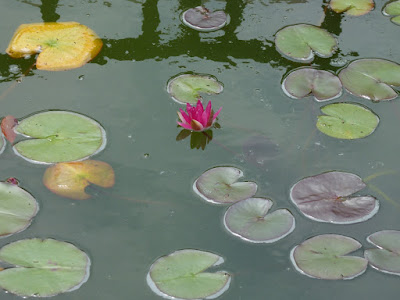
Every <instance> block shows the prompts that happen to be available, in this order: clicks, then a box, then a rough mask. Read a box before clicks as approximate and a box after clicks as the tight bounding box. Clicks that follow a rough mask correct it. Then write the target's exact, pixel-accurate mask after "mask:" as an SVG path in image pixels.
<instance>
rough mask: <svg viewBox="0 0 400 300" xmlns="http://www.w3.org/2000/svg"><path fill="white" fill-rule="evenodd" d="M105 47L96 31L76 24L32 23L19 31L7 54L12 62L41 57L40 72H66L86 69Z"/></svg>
mask: <svg viewBox="0 0 400 300" xmlns="http://www.w3.org/2000/svg"><path fill="white" fill-rule="evenodd" d="M102 46H103V42H102V41H101V39H100V38H99V37H98V36H97V34H96V33H95V32H94V31H93V30H91V29H90V28H88V27H86V26H85V25H82V24H79V23H76V22H60V23H53V22H50V23H32V24H22V25H20V26H19V27H18V29H17V30H16V32H15V33H14V36H13V38H12V39H11V42H10V44H9V45H8V48H7V50H6V52H7V53H8V54H9V55H10V56H11V57H13V58H21V57H24V56H27V55H31V54H36V53H39V55H38V57H37V60H36V67H37V68H38V69H40V70H47V71H64V70H69V69H74V68H79V67H81V66H83V65H84V64H85V63H87V62H88V61H90V60H91V59H93V58H94V57H95V56H96V55H97V54H98V53H99V52H100V49H101V47H102Z"/></svg>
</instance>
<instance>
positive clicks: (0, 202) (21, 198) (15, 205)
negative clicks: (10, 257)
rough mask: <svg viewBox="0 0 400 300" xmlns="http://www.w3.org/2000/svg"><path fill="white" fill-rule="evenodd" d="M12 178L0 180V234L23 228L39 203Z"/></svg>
mask: <svg viewBox="0 0 400 300" xmlns="http://www.w3.org/2000/svg"><path fill="white" fill-rule="evenodd" d="M15 183H17V184H18V181H15V179H14V178H9V179H8V180H7V182H0V236H3V237H4V236H8V235H11V234H14V233H17V232H20V231H22V230H25V229H26V228H27V227H28V226H29V225H30V224H31V222H32V219H33V218H34V217H35V216H36V214H37V212H38V210H39V205H38V203H37V201H36V200H35V198H33V196H32V195H31V194H29V193H28V192H27V191H25V190H23V189H22V188H20V187H19V186H18V185H17V184H15Z"/></svg>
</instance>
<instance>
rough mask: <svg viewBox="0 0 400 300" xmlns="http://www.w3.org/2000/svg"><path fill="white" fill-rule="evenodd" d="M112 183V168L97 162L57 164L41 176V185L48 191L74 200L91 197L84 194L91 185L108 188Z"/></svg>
mask: <svg viewBox="0 0 400 300" xmlns="http://www.w3.org/2000/svg"><path fill="white" fill-rule="evenodd" d="M114 182H115V175H114V170H113V168H112V167H111V166H110V165H109V164H108V163H105V162H102V161H97V160H85V161H78V162H67V163H58V164H55V165H53V166H51V167H49V168H47V170H46V172H45V173H44V176H43V183H44V185H45V186H46V187H47V188H48V189H49V190H50V191H52V192H53V193H55V194H57V195H60V196H63V197H67V198H71V199H75V200H86V199H89V198H90V197H91V196H90V195H89V194H86V193H85V188H86V187H87V186H88V185H89V184H91V183H92V184H95V185H98V186H101V187H103V188H110V187H112V186H113V185H114Z"/></svg>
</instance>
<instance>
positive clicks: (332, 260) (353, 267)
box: [290, 234, 368, 280]
mask: <svg viewBox="0 0 400 300" xmlns="http://www.w3.org/2000/svg"><path fill="white" fill-rule="evenodd" d="M360 247H361V244H360V243H359V242H358V241H356V240H354V239H352V238H349V237H346V236H342V235H337V234H324V235H318V236H315V237H313V238H310V239H308V240H306V241H304V242H303V243H301V244H300V245H298V246H296V247H294V248H293V249H292V251H291V252H290V259H291V261H292V263H293V265H294V266H295V268H296V269H297V271H299V272H300V273H302V274H303V275H307V276H309V277H312V278H318V279H330V280H338V279H352V278H354V277H357V276H359V275H361V274H362V273H364V272H365V270H366V269H367V266H368V261H367V260H366V259H365V258H362V257H358V256H345V255H346V254H349V253H351V252H353V251H355V250H357V249H359V248H360Z"/></svg>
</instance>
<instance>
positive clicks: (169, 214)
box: [0, 0, 400, 300]
mask: <svg viewBox="0 0 400 300" xmlns="http://www.w3.org/2000/svg"><path fill="white" fill-rule="evenodd" d="M324 2H325V1H324ZM385 2H386V1H376V8H375V10H373V11H372V12H371V13H369V14H367V15H365V16H362V17H358V18H355V17H346V16H342V15H338V14H335V13H332V12H330V11H329V10H327V12H326V16H325V17H324V8H325V5H326V3H322V1H316V0H311V1H301V0H298V1H289V0H288V1H283V0H281V1H267V0H263V1H262V0H252V1H250V0H249V1H245V0H235V1H203V2H202V1H193V0H191V1H189V0H181V1H179V0H159V1H158V0H147V1H146V0H137V1H134V0H132V1H128V0H112V1H111V0H109V1H101V0H70V1H67V0H65V1H62V0H60V1H57V0H42V1H40V0H20V1H17V0H11V1H2V2H1V3H0V20H1V24H2V25H1V26H0V75H1V77H0V107H1V114H0V116H5V115H14V116H15V117H17V118H22V117H24V116H26V115H28V114H31V113H33V112H37V111H42V110H46V109H66V110H71V111H75V112H79V113H82V114H86V115H88V116H91V117H92V118H94V119H96V120H97V121H99V122H100V123H101V124H102V125H103V126H104V128H105V129H106V131H107V137H108V145H107V147H106V149H105V150H104V151H103V152H101V153H100V154H98V155H96V156H95V157H94V159H97V160H102V161H106V162H108V163H110V164H111V165H112V166H113V168H114V169H115V172H116V184H115V186H114V187H113V188H112V189H109V190H96V191H94V193H95V196H94V197H93V198H92V199H90V200H87V201H82V202H79V201H73V200H68V199H63V198H61V197H59V196H56V195H54V194H52V193H51V192H49V191H48V190H47V189H46V188H45V187H44V186H43V184H42V182H41V178H42V176H43V172H44V170H45V167H44V166H42V165H34V164H30V163H28V162H26V161H24V160H22V159H21V158H20V157H17V156H15V155H14V154H13V152H12V150H11V148H10V146H9V145H8V147H7V149H6V150H5V152H4V153H3V154H2V155H1V156H0V171H1V180H3V179H6V178H8V177H11V176H13V177H17V178H18V179H19V180H20V182H21V186H22V187H23V188H25V189H27V190H28V191H29V192H30V193H32V194H33V195H34V196H35V197H36V198H37V200H38V201H39V203H40V207H41V209H40V212H39V214H38V215H37V216H36V218H35V219H34V221H33V223H32V225H31V226H30V227H29V228H28V229H27V230H25V231H24V232H22V233H19V234H16V235H13V236H11V237H8V238H5V239H2V240H1V242H0V246H3V245H5V244H8V243H10V242H12V241H16V240H19V239H23V238H30V237H41V238H46V237H52V238H57V239H60V240H65V241H69V242H72V243H74V244H75V245H77V246H78V247H79V248H81V249H82V250H84V251H86V252H87V253H88V254H89V256H90V257H91V260H92V268H91V276H90V278H89V280H88V282H87V283H85V284H84V285H83V286H82V287H81V288H80V289H78V290H76V291H74V292H71V293H66V294H61V295H59V296H57V297H55V298H56V299H85V300H86V299H90V300H91V299H100V300H103V299H104V300H105V299H146V300H147V299H149V300H152V299H161V298H160V297H158V296H156V295H155V294H153V292H152V291H151V290H150V289H149V288H148V287H147V284H146V280H145V279H146V274H147V272H148V270H149V267H150V265H151V264H152V263H153V261H154V260H155V259H157V258H158V257H160V256H162V255H166V254H169V253H171V252H173V251H175V250H178V249H184V248H195V249H201V250H207V251H211V252H214V253H217V254H219V255H221V256H222V257H224V258H225V263H224V265H223V269H224V270H227V271H229V272H231V273H232V274H233V279H232V282H231V286H230V288H229V290H228V291H227V292H226V293H224V294H223V295H222V296H221V297H220V298H219V299H232V300H239V299H243V300H261V299H298V300H301V299H327V300H329V299H376V298H380V299H391V298H396V297H398V291H399V289H398V285H399V277H397V276H389V275H385V274H383V273H379V272H377V271H375V270H373V269H371V268H368V269H367V271H366V273H365V274H363V275H362V276H360V277H358V278H356V279H354V280H349V281H335V282H332V281H322V280H316V279H311V278H308V277H306V276H303V275H301V274H299V273H298V272H297V271H296V270H294V268H293V266H292V264H291V262H290V260H289V251H290V249H292V248H293V247H294V246H295V245H297V244H299V243H301V242H302V241H303V240H305V239H307V238H309V237H311V236H314V235H318V234H323V233H338V234H344V235H347V236H350V237H353V238H355V239H357V240H358V241H360V242H361V243H362V244H363V246H364V248H363V249H365V248H369V247H370V246H369V245H368V244H367V242H366V240H365V238H366V237H367V236H368V235H369V234H371V233H373V232H376V231H379V230H383V229H395V230H400V218H399V216H400V198H399V196H398V195H399V194H400V188H399V180H400V174H399V173H398V171H399V170H400V159H399V158H398V151H399V149H400V147H399V146H400V144H399V140H398V128H399V126H400V100H398V99H397V100H394V101H390V102H386V103H378V104H376V103H372V102H370V101H366V100H363V99H359V98H357V97H353V96H351V95H350V94H348V93H344V94H343V95H342V96H341V98H339V100H335V102H337V101H354V102H358V103H362V104H364V105H366V106H368V107H369V108H371V109H372V110H373V111H374V112H375V113H376V114H378V115H379V116H380V118H381V123H380V125H379V127H378V128H377V130H376V131H375V133H373V134H372V135H371V136H369V137H367V138H365V139H360V140H353V141H341V140H337V139H333V138H330V137H328V136H325V135H324V134H322V133H320V132H318V131H317V130H316V128H315V123H316V117H317V115H319V114H320V110H319V107H320V106H322V105H324V104H318V103H317V102H314V101H313V100H312V99H311V98H309V99H303V100H292V99H289V98H288V97H286V96H285V95H284V93H283V92H282V90H281V87H280V84H281V79H282V78H283V76H284V75H285V74H286V73H287V72H288V71H290V70H292V69H294V68H296V67H299V66H301V64H298V63H294V62H291V61H289V60H287V59H285V58H283V57H282V56H281V55H280V54H279V53H278V52H277V51H276V50H275V46H274V44H273V40H274V34H275V33H276V32H277V31H278V30H279V29H280V28H282V27H284V26H287V25H291V24H297V23H309V24H314V25H319V24H321V21H322V25H321V26H322V27H323V28H325V29H327V30H328V31H330V32H331V33H333V34H334V35H335V36H336V37H337V39H338V42H339V50H338V51H337V52H336V54H335V55H334V56H333V57H331V58H325V59H321V58H316V59H315V60H314V62H313V63H312V65H314V66H320V67H322V68H323V69H325V70H331V71H337V70H338V69H339V66H338V63H339V64H342V65H343V64H345V63H347V62H349V61H352V60H354V59H356V58H374V57H376V58H384V59H388V60H391V61H394V62H397V63H399V62H400V52H399V46H400V44H399V40H400V39H399V37H400V27H399V26H396V25H394V24H393V23H391V22H390V20H389V18H387V17H385V16H383V15H382V13H381V9H382V7H383V5H384V4H385ZM202 3H203V4H205V5H206V6H207V7H208V8H211V9H225V11H226V12H227V13H228V14H229V15H230V18H231V21H230V23H229V25H228V26H226V27H225V28H224V29H222V30H219V31H216V32H212V33H198V32H196V31H193V30H191V29H189V28H186V27H185V26H183V25H182V24H181V22H180V19H179V15H180V13H181V12H183V11H184V10H186V9H188V8H191V7H195V6H197V5H200V4H202ZM41 21H77V22H80V23H82V24H84V25H87V26H88V27H90V28H92V29H93V30H94V31H95V32H96V33H97V34H98V35H99V36H100V37H101V38H102V39H103V42H104V46H103V49H102V51H101V52H100V54H99V55H98V56H97V57H96V58H95V59H94V60H93V61H92V62H91V63H89V64H87V65H85V66H83V67H82V68H79V69H75V70H71V71H65V72H46V71H39V70H36V69H33V70H31V71H29V68H30V66H31V65H32V63H33V62H34V58H31V59H28V60H24V59H19V60H14V59H11V58H9V57H8V55H7V54H6V53H5V49H6V48H7V45H8V43H9V41H10V39H11V37H12V35H13V32H14V30H15V29H16V28H17V27H18V26H19V25H20V24H22V23H32V22H41ZM26 72H27V73H26ZM181 72H195V73H205V74H211V75H214V76H216V77H217V78H218V80H219V81H221V82H222V83H223V84H224V91H223V93H222V94H220V95H217V96H209V97H205V99H206V100H207V99H211V100H212V101H213V105H214V106H215V107H220V106H222V107H223V109H222V112H221V114H220V117H219V123H220V125H221V127H222V128H221V129H217V130H214V132H213V136H214V138H213V140H212V141H211V142H210V144H209V145H207V147H206V148H205V150H204V151H203V150H201V149H199V150H198V149H191V147H190V142H189V139H185V140H183V141H176V136H177V135H178V133H179V131H180V129H178V128H177V127H176V120H177V116H176V111H177V110H178V109H179V108H180V107H182V106H181V105H179V104H177V103H175V102H173V101H172V100H171V99H170V97H169V95H168V94H167V92H166V83H167V81H168V79H169V78H171V77H172V76H175V75H176V74H178V73H181ZM23 73H26V74H27V75H26V76H25V77H23V79H22V82H21V83H19V84H16V85H15V82H16V80H17V79H18V78H20V77H21V75H22V74H23ZM14 85H15V86H14ZM252 136H261V137H264V138H267V139H268V140H270V141H273V142H274V143H276V144H278V145H279V149H280V151H279V153H277V154H276V153H275V154H273V155H272V154H271V157H270V159H269V160H267V161H265V163H263V164H259V163H257V162H254V161H253V162H252V161H249V160H246V156H245V155H244V154H243V151H242V148H243V144H245V143H246V141H247V140H248V139H249V138H251V137H252ZM265 151H266V153H268V149H266V150H265ZM146 154H149V155H146ZM221 165H231V166H236V167H239V168H241V169H242V170H243V171H244V174H245V178H244V179H245V180H251V181H256V182H257V184H258V186H259V188H258V192H257V196H260V197H269V198H271V199H272V200H273V201H274V203H275V204H274V208H288V209H289V210H290V211H291V212H292V213H293V215H294V216H295V218H296V225H297V226H296V229H295V231H294V232H293V233H292V234H290V235H289V236H288V237H286V238H284V239H283V240H280V241H278V242H276V243H274V244H271V245H253V244H249V243H245V242H242V241H241V240H239V239H237V238H235V237H233V236H231V235H229V234H228V233H227V232H226V231H225V229H224V228H223V226H222V216H223V214H224V211H225V208H224V207H217V206H213V205H210V204H207V203H205V202H204V201H202V200H201V199H200V198H199V197H198V196H196V195H195V193H194V192H193V191H192V184H193V182H194V180H195V179H196V178H197V177H198V176H199V175H201V173H203V172H204V171H205V170H207V169H209V168H211V167H214V166H221ZM330 170H340V171H345V172H352V173H355V174H358V175H359V176H360V177H362V178H366V177H367V176H370V175H372V174H375V173H379V172H386V171H391V170H393V171H395V172H397V173H395V174H394V175H386V176H380V177H378V178H376V179H374V180H372V181H371V183H372V184H374V185H375V186H377V187H378V188H379V189H380V190H381V191H383V192H384V193H385V194H386V195H387V196H388V197H390V200H391V201H388V200H387V199H384V197H383V195H382V194H380V193H378V192H377V191H375V190H373V189H371V188H367V189H365V190H364V191H363V193H365V194H372V195H374V196H376V197H377V198H378V199H379V200H380V205H381V207H380V211H379V212H378V214H377V215H376V216H375V217H373V218H372V219H370V220H368V221H367V222H364V223H360V224H354V225H343V226H342V225H330V224H322V223H317V222H313V221H311V220H309V219H306V218H305V217H303V216H302V215H301V214H300V213H299V212H298V211H297V210H296V208H295V207H294V206H293V205H292V203H291V202H290V199H289V190H290V187H291V186H292V185H293V184H294V183H295V182H297V181H298V180H299V179H301V178H303V177H305V176H311V175H315V174H319V173H321V172H325V171H330ZM363 249H362V250H363ZM362 250H360V251H358V252H356V253H355V255H359V256H362V254H363V251H362ZM0 298H1V299H18V297H16V296H11V295H7V294H5V293H3V294H0Z"/></svg>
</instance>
